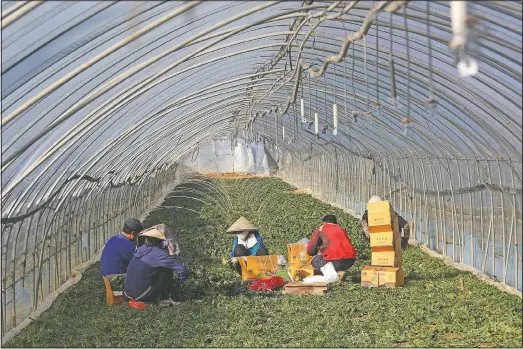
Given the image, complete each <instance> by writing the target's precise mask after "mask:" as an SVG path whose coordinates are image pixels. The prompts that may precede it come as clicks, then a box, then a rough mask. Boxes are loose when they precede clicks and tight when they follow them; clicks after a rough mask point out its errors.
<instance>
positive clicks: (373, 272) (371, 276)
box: [361, 266, 379, 287]
mask: <svg viewBox="0 0 523 349" xmlns="http://www.w3.org/2000/svg"><path fill="white" fill-rule="evenodd" d="M377 269H378V268H376V267H370V266H366V267H363V268H362V269H361V286H363V287H378V286H379V283H378V270H377Z"/></svg>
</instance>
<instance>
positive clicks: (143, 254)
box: [124, 226, 189, 307]
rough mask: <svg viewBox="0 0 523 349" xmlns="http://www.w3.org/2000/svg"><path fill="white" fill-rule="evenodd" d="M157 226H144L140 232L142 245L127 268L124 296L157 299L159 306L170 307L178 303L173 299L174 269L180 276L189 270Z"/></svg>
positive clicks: (133, 298)
mask: <svg viewBox="0 0 523 349" xmlns="http://www.w3.org/2000/svg"><path fill="white" fill-rule="evenodd" d="M157 227H158V226H154V227H151V228H149V229H147V230H144V231H143V232H142V233H141V234H140V235H139V240H138V245H139V247H138V248H137V249H136V252H135V253H134V256H133V259H132V260H131V263H129V267H128V268H127V276H126V277H125V281H124V298H125V299H126V300H135V301H141V302H148V303H153V302H156V303H158V305H159V306H160V307H168V306H169V305H171V304H175V302H174V301H173V300H172V299H171V291H172V287H173V281H174V278H173V271H175V272H176V274H177V275H178V279H180V280H186V279H187V278H188V277H189V270H188V269H187V267H186V266H185V265H184V264H183V262H182V261H181V260H180V259H179V258H178V257H177V256H176V255H171V254H170V253H169V249H168V248H167V241H166V237H165V234H164V233H163V232H162V231H161V229H157Z"/></svg>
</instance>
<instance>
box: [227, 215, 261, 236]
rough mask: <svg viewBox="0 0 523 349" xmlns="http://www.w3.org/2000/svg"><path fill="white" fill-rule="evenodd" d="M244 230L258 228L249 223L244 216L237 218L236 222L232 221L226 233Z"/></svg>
mask: <svg viewBox="0 0 523 349" xmlns="http://www.w3.org/2000/svg"><path fill="white" fill-rule="evenodd" d="M246 230H250V231H253V230H258V228H256V227H255V226H254V225H252V224H251V223H249V221H248V220H246V219H245V218H244V217H240V218H238V220H237V221H236V222H234V224H233V225H231V227H230V228H229V229H227V233H236V232H239V231H246Z"/></svg>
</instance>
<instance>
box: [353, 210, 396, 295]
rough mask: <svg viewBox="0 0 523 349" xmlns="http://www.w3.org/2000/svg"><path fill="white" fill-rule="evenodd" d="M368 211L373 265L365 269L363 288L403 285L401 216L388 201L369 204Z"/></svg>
mask: <svg viewBox="0 0 523 349" xmlns="http://www.w3.org/2000/svg"><path fill="white" fill-rule="evenodd" d="M367 210H368V222H369V231H370V248H371V256H372V257H371V264H372V265H370V266H366V267H363V269H362V270H361V286H363V287H379V286H385V287H395V286H403V283H404V275H403V270H402V269H401V262H402V251H401V235H400V231H399V225H398V217H397V216H396V213H395V212H394V210H393V209H392V206H391V205H390V203H389V201H387V200H384V201H379V202H369V204H368V206H367Z"/></svg>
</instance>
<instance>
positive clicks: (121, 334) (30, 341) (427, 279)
mask: <svg viewBox="0 0 523 349" xmlns="http://www.w3.org/2000/svg"><path fill="white" fill-rule="evenodd" d="M294 190H295V188H293V187H291V186H290V185H288V184H286V183H285V182H283V181H281V180H279V179H275V178H253V179H238V180H234V179H229V180H220V179H212V180H195V181H192V182H189V183H185V184H183V185H181V186H179V187H177V188H176V189H175V190H174V191H173V193H171V194H170V195H169V196H168V197H167V198H166V200H165V201H164V203H163V204H162V206H161V207H159V208H158V209H156V210H155V211H154V212H152V213H151V214H150V215H149V217H148V218H147V219H146V221H145V222H144V224H145V226H151V225H153V224H157V223H160V222H162V223H166V224H168V225H170V226H172V227H175V228H176V230H177V232H178V234H179V236H180V238H181V240H182V243H183V244H182V254H181V258H182V259H183V260H184V261H185V262H186V264H187V265H188V266H189V268H190V269H191V279H190V280H187V281H185V282H180V281H176V283H175V288H174V291H173V299H175V300H178V301H180V302H181V304H180V305H177V306H174V307H171V308H168V309H160V308H158V307H156V306H151V307H150V308H148V309H145V310H137V309H134V308H131V307H128V306H126V305H118V306H113V307H107V306H106V305H105V302H104V288H103V283H102V281H101V278H100V275H99V271H98V265H95V266H93V267H91V268H89V269H88V270H87V271H86V272H85V273H84V277H83V279H82V280H81V281H80V283H79V284H78V285H77V286H75V287H73V288H72V289H70V290H69V291H68V292H66V293H65V294H64V295H62V296H60V297H58V299H57V300H56V301H55V303H54V304H53V306H52V307H51V309H50V310H49V311H47V312H45V313H44V314H43V315H42V316H41V317H39V318H38V319H37V320H36V321H34V322H33V323H32V324H31V325H30V326H28V327H27V328H26V329H24V330H23V331H22V332H21V333H20V334H19V335H18V336H17V337H15V338H14V339H13V340H11V341H10V342H9V343H8V344H7V346H9V347H516V346H521V344H522V335H521V320H522V314H521V306H522V303H521V298H519V297H516V296H512V295H508V294H506V293H503V292H501V291H499V290H498V289H496V288H495V287H493V286H490V285H487V284H485V283H483V282H481V281H479V280H478V279H476V278H475V277H474V276H473V275H471V274H470V273H466V272H461V271H458V270H455V269H452V268H450V267H448V266H446V265H444V264H443V262H442V261H440V260H437V259H434V258H431V257H429V256H427V255H426V254H425V253H423V252H422V251H421V250H420V249H418V248H415V247H409V248H407V250H406V251H405V253H404V271H405V275H406V284H405V286H404V287H401V288H394V289H384V288H379V289H377V288H372V289H369V288H362V287H361V286H360V285H359V281H360V270H361V267H362V266H364V265H368V264H369V262H370V261H369V258H370V251H369V248H368V246H367V245H366V244H365V242H364V241H363V240H362V239H361V228H360V225H359V222H358V221H357V220H356V219H354V218H353V217H351V216H350V215H348V214H346V213H344V212H343V211H341V210H339V209H336V208H333V207H331V206H330V205H327V204H325V203H322V202H320V201H318V200H316V199H314V198H312V197H311V196H309V195H305V194H297V193H295V192H294ZM329 213H330V214H335V215H337V217H338V220H339V223H340V225H342V226H343V227H345V228H346V229H347V230H348V231H349V234H350V236H351V240H352V242H353V244H354V245H355V246H356V248H357V250H358V253H359V260H358V262H357V263H356V265H355V266H354V267H353V268H351V269H350V272H349V276H348V278H347V281H346V282H341V283H337V284H335V285H333V286H332V287H331V288H330V290H329V292H328V293H327V294H325V295H324V296H296V295H283V294H281V292H280V291H274V292H270V293H254V292H252V291H250V290H249V289H248V287H247V285H248V283H247V282H242V281H241V280H240V278H239V277H238V275H237V273H236V272H235V271H233V270H231V269H230V268H229V267H227V266H225V265H222V263H221V259H222V258H223V257H228V254H229V253H230V249H231V245H232V237H231V236H228V235H226V234H224V231H225V230H226V229H227V228H228V227H229V226H230V225H231V224H232V223H233V222H234V221H235V220H236V219H237V218H238V217H239V216H241V215H243V216H245V217H246V218H247V219H248V220H250V221H251V222H252V223H253V224H255V225H257V226H258V227H260V229H261V233H262V236H263V238H264V240H265V242H266V244H267V246H268V248H269V251H270V253H271V254H283V255H287V249H286V244H287V243H290V242H296V241H297V240H299V239H301V238H303V237H309V238H310V235H311V234H312V231H313V229H314V228H315V227H316V226H317V225H318V224H319V223H320V219H321V217H322V216H324V215H325V214H329ZM461 280H463V282H464V286H465V287H464V289H462V288H461Z"/></svg>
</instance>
